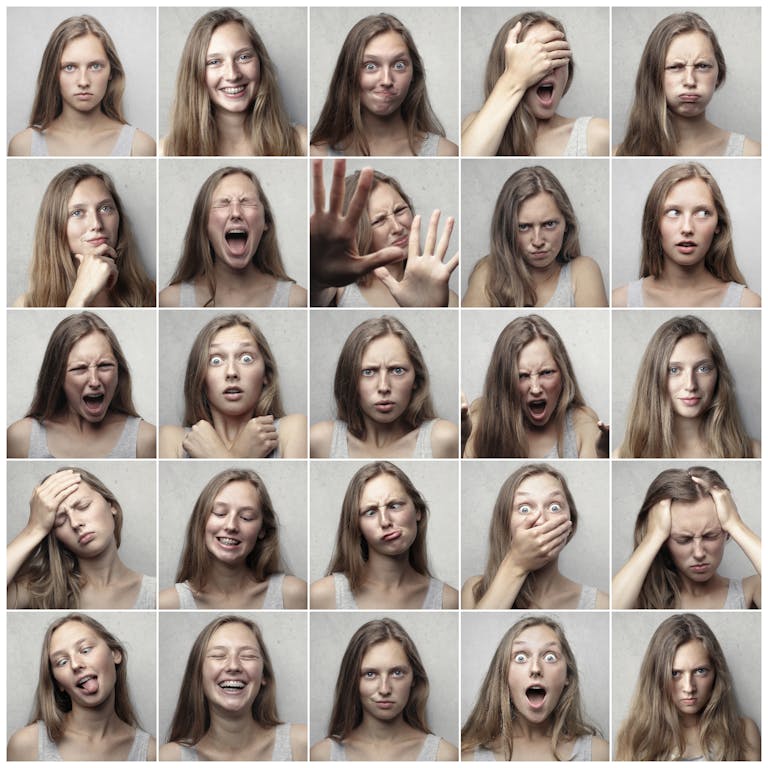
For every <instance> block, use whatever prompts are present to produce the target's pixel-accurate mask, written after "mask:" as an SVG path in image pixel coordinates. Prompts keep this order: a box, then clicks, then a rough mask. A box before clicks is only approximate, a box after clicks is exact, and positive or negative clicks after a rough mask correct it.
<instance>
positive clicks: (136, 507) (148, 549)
mask: <svg viewBox="0 0 768 768" xmlns="http://www.w3.org/2000/svg"><path fill="white" fill-rule="evenodd" d="M63 466H75V467H82V468H83V469H85V470H87V471H88V472H90V473H91V474H93V475H95V476H96V477H98V478H99V480H101V482H102V483H104V485H106V486H107V488H109V490H110V491H112V493H113V494H114V496H115V498H116V499H117V500H118V501H119V502H120V506H121V507H122V510H123V529H122V534H121V537H120V538H121V539H122V543H121V544H120V549H119V554H120V559H121V560H122V561H123V562H124V563H125V564H126V565H127V566H128V567H129V568H132V569H133V570H134V571H139V572H140V573H146V574H149V575H151V576H156V575H157V556H156V547H155V544H156V543H157V538H156V534H155V531H156V528H157V526H156V523H157V511H156V508H155V497H156V489H157V483H156V481H155V466H154V465H153V464H150V463H148V462H136V461H98V462H97V461H71V462H70V461H67V460H62V459H56V460H53V461H34V462H33V461H13V462H10V463H9V464H8V487H7V492H8V521H7V527H8V541H9V542H10V541H11V539H13V538H14V537H15V536H16V535H17V534H18V533H19V532H20V531H21V529H22V528H23V527H24V526H25V525H26V524H27V520H29V503H28V501H27V500H28V499H31V498H32V492H33V491H34V489H35V488H36V487H37V486H38V485H40V483H41V482H42V481H43V478H44V477H46V476H48V475H50V474H53V473H54V472H57V471H58V470H59V469H60V468H61V467H63Z"/></svg>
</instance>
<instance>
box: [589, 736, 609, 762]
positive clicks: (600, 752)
mask: <svg viewBox="0 0 768 768" xmlns="http://www.w3.org/2000/svg"><path fill="white" fill-rule="evenodd" d="M610 759H611V758H610V751H609V750H608V742H607V741H606V740H605V739H601V738H600V737H599V736H593V737H592V760H593V761H595V762H600V763H605V762H608V760H610Z"/></svg>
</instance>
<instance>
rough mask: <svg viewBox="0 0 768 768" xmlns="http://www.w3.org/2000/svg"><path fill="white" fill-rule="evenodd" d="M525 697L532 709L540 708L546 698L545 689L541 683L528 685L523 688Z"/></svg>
mask: <svg viewBox="0 0 768 768" xmlns="http://www.w3.org/2000/svg"><path fill="white" fill-rule="evenodd" d="M525 698H526V701H527V702H528V704H529V706H530V707H531V708H532V709H541V708H542V707H543V706H544V700H545V699H546V698H547V689H546V688H544V686H541V685H530V686H528V688H526V689H525Z"/></svg>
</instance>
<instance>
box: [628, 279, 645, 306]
mask: <svg viewBox="0 0 768 768" xmlns="http://www.w3.org/2000/svg"><path fill="white" fill-rule="evenodd" d="M627 306H628V307H644V306H645V302H644V301H643V278H642V277H641V278H640V279H639V280H633V281H632V282H631V283H628V284H627Z"/></svg>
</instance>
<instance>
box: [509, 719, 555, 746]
mask: <svg viewBox="0 0 768 768" xmlns="http://www.w3.org/2000/svg"><path fill="white" fill-rule="evenodd" d="M512 731H513V738H515V739H521V740H525V741H542V740H545V739H546V740H547V741H548V740H549V738H550V737H551V736H552V722H551V718H547V719H546V720H545V721H544V722H543V723H532V722H531V721H530V720H526V719H525V718H524V717H516V718H515V719H514V720H513V721H512Z"/></svg>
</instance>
